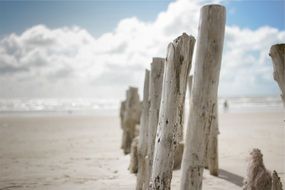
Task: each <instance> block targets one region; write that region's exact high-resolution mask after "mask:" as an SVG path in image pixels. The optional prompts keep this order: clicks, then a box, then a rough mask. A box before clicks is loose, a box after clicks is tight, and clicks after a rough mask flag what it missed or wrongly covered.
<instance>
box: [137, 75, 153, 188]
mask: <svg viewBox="0 0 285 190" xmlns="http://www.w3.org/2000/svg"><path fill="white" fill-rule="evenodd" d="M149 73H150V72H149V70H145V77H144V89H143V105H142V115H141V123H140V132H139V144H138V174H137V187H136V189H137V190H142V189H143V184H144V182H145V177H146V165H147V163H146V160H145V157H146V154H147V144H148V124H149V107H150V102H149V81H150V80H149V78H150V74H149Z"/></svg>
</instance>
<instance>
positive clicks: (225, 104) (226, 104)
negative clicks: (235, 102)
mask: <svg viewBox="0 0 285 190" xmlns="http://www.w3.org/2000/svg"><path fill="white" fill-rule="evenodd" d="M228 110H229V104H228V101H227V100H225V102H224V111H225V112H227V111H228Z"/></svg>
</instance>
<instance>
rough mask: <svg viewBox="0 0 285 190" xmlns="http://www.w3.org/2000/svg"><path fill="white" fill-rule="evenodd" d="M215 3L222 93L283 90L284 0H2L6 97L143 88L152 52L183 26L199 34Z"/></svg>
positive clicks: (1, 67)
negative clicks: (276, 73)
mask: <svg viewBox="0 0 285 190" xmlns="http://www.w3.org/2000/svg"><path fill="white" fill-rule="evenodd" d="M209 3H219V4H222V5H224V6H225V7H226V9H227V23H226V34H225V42H224V51H223V61H222V68H221V77H220V86H219V95H220V96H267V95H274V96H275V95H276V96H277V95H278V94H280V90H279V88H278V86H277V84H276V82H275V81H274V80H273V77H272V72H273V71H272V62H271V59H270V57H269V56H268V52H269V49H270V46H271V45H273V44H275V43H284V42H285V1H284V0H282V1H281V0H280V1H277V0H275V1H274V0H271V1H269V0H268V1H266V0H251V1H246V0H237V1H223V0H207V1H200V0H178V1H170V0H147V1H137V0H124V1H123V0H122V1H121V0H116V1H95V0H93V1H92V0H90V1H75V0H73V1H68V0H64V1H27V0H22V1H0V26H1V27H0V85H1V91H0V98H97V99H122V97H124V96H125V90H126V89H127V88H128V86H129V85H132V86H137V87H139V88H140V91H141V90H142V85H143V77H144V70H145V68H149V65H150V63H151V60H152V57H165V56H166V47H167V44H168V43H169V42H171V41H172V40H173V39H175V38H176V37H177V36H179V35H181V34H182V33H183V32H186V33H188V34H192V35H193V36H194V37H197V33H198V23H199V11H200V8H201V7H202V6H203V5H205V4H209ZM193 60H195V59H194V58H193ZM192 68H193V67H192ZM192 72H193V71H192Z"/></svg>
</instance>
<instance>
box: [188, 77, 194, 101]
mask: <svg viewBox="0 0 285 190" xmlns="http://www.w3.org/2000/svg"><path fill="white" fill-rule="evenodd" d="M192 84H193V75H190V76H189V77H188V93H189V100H190V98H191V94H192ZM189 103H190V101H189Z"/></svg>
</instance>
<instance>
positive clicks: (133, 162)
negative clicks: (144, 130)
mask: <svg viewBox="0 0 285 190" xmlns="http://www.w3.org/2000/svg"><path fill="white" fill-rule="evenodd" d="M138 143H139V137H135V138H134V139H133V141H132V144H131V153H130V165H129V170H130V172H131V173H137V172H138Z"/></svg>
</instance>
